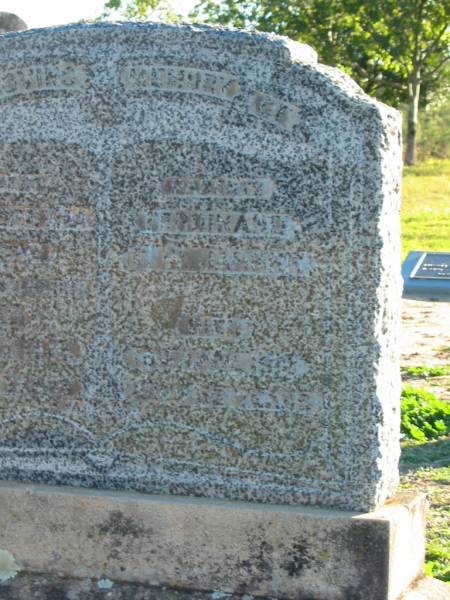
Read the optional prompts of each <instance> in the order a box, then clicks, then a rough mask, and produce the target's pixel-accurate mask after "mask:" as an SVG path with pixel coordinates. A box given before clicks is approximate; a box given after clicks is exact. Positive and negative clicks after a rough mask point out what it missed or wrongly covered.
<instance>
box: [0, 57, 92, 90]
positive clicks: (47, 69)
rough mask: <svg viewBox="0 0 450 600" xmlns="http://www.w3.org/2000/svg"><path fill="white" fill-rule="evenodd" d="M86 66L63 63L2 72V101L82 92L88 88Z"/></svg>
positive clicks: (0, 71)
mask: <svg viewBox="0 0 450 600" xmlns="http://www.w3.org/2000/svg"><path fill="white" fill-rule="evenodd" d="M86 81H87V72H86V67H85V66H84V65H78V64H73V63H70V62H64V61H61V62H59V63H54V64H38V65H36V64H34V65H28V66H20V67H16V68H7V69H1V70H0V99H3V98H8V97H10V96H15V95H18V94H30V93H33V92H41V91H60V90H67V91H82V90H83V89H84V88H85V87H86Z"/></svg>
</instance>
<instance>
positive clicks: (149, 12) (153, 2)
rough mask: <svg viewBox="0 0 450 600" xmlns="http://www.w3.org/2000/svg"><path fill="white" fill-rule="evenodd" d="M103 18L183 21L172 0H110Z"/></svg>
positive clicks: (105, 7)
mask: <svg viewBox="0 0 450 600" xmlns="http://www.w3.org/2000/svg"><path fill="white" fill-rule="evenodd" d="M101 18H103V19H105V18H123V19H127V20H133V21H134V20H135V21H145V20H153V21H168V22H174V21H181V19H182V17H181V16H180V15H179V14H177V13H176V12H175V11H174V10H173V9H172V7H171V4H170V0H128V1H122V0H108V1H107V2H106V3H105V6H104V12H103V14H102V15H101Z"/></svg>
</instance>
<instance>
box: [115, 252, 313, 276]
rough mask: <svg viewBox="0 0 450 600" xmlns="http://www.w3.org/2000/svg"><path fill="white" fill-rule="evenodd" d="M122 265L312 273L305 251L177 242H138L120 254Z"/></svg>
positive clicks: (191, 270)
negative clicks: (184, 245)
mask: <svg viewBox="0 0 450 600" xmlns="http://www.w3.org/2000/svg"><path fill="white" fill-rule="evenodd" d="M121 265H122V268H123V269H124V270H126V271H134V272H141V273H146V272H152V271H154V272H161V273H163V272H166V273H167V272H168V273H171V272H172V273H176V272H185V273H213V274H214V273H215V274H221V275H259V276H267V277H285V276H294V277H295V276H296V277H298V276H309V274H310V270H311V261H310V259H309V256H308V255H307V254H306V253H303V255H301V256H300V255H299V254H297V253H294V252H276V251H273V252H268V251H264V250H247V249H244V250H242V249H237V248H192V247H181V246H176V245H174V244H167V245H166V246H154V245H148V246H138V247H134V248H130V249H129V250H128V252H126V254H125V255H123V256H122V257H121Z"/></svg>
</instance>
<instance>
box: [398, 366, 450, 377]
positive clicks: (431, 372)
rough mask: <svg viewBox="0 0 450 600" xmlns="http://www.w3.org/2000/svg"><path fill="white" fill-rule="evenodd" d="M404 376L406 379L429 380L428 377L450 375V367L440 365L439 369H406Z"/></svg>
mask: <svg viewBox="0 0 450 600" xmlns="http://www.w3.org/2000/svg"><path fill="white" fill-rule="evenodd" d="M402 374H403V376H404V377H406V378H410V379H411V378H413V377H417V378H422V377H423V378H428V377H443V376H444V375H450V365H438V366H437V367H426V366H420V367H404V368H403V369H402Z"/></svg>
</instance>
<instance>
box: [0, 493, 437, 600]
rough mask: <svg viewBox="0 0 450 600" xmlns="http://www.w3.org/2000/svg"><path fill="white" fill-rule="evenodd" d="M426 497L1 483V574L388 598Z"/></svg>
mask: <svg viewBox="0 0 450 600" xmlns="http://www.w3.org/2000/svg"><path fill="white" fill-rule="evenodd" d="M425 505H426V501H425V499H424V497H423V496H422V495H406V496H404V495H403V496H399V497H397V498H395V499H393V500H391V501H389V502H388V503H386V504H385V505H384V506H383V507H382V508H381V509H379V510H378V511H376V512H373V513H369V514H359V513H353V512H344V511H333V510H325V509H317V508H307V507H285V506H270V505H260V504H253V503H252V504H251V503H240V502H227V501H211V500H205V499H198V498H181V497H168V496H150V495H143V494H137V493H121V492H109V491H100V490H86V489H78V488H66V487H54V486H35V485H26V484H16V483H10V482H4V483H2V484H1V485H0V580H1V579H2V572H3V579H4V582H3V584H2V585H3V586H4V585H7V583H8V581H10V580H14V576H13V575H14V571H15V570H16V569H20V570H23V571H26V572H37V573H39V572H40V573H53V574H55V575H58V576H69V577H75V578H81V579H94V580H96V581H98V580H105V581H109V580H110V581H112V582H120V581H123V582H136V583H143V584H148V585H153V586H159V587H163V586H167V587H171V588H181V589H185V590H204V591H210V592H215V593H216V594H236V595H242V594H250V595H253V596H262V597H272V598H274V597H275V598H284V599H292V600H294V599H295V600H368V599H370V600H396V599H397V598H399V597H400V595H401V594H402V593H404V592H405V590H407V589H408V587H409V586H410V585H411V583H412V582H413V580H414V579H416V578H417V577H419V576H420V575H421V573H422V566H423V557H424V546H425V544H424V530H425V523H424V514H425ZM2 564H3V566H2ZM2 569H3V571H2ZM5 573H6V575H5ZM107 585H109V584H108V583H107ZM0 589H1V588H0ZM93 597H96V596H93ZM74 598H75V597H74ZM217 598H218V597H217ZM216 600H217V599H216Z"/></svg>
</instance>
